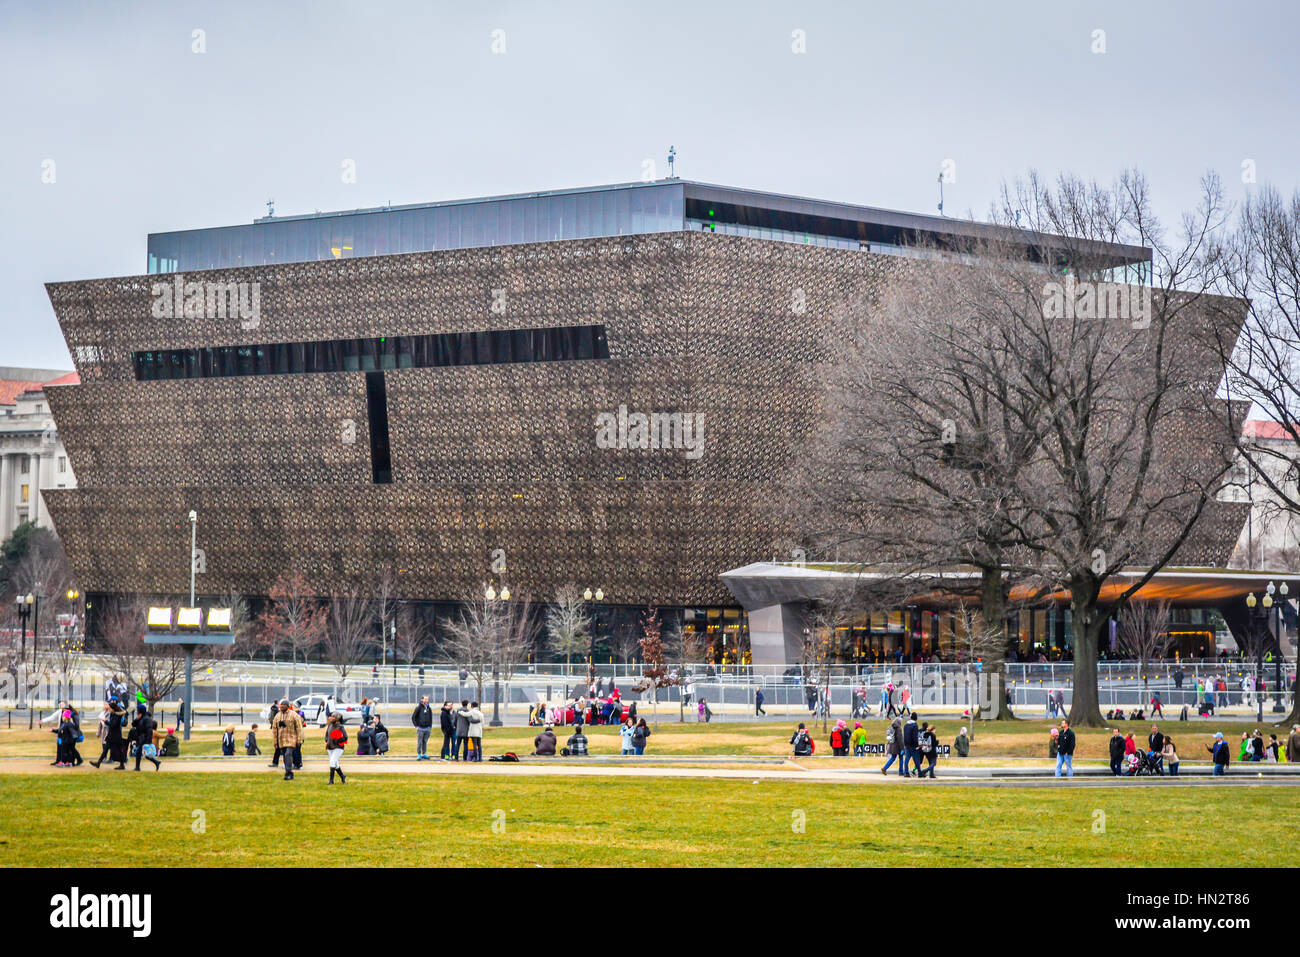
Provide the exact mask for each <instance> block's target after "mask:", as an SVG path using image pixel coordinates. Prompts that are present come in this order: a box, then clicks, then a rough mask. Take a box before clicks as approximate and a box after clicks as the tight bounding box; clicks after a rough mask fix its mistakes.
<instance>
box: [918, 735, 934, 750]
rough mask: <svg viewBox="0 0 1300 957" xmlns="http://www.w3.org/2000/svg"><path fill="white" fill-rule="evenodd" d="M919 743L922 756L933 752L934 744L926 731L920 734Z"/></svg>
mask: <svg viewBox="0 0 1300 957" xmlns="http://www.w3.org/2000/svg"><path fill="white" fill-rule="evenodd" d="M919 743H920V745H921V753H922V754H929V753H930V752H932V751H933V750H934V742H933V740H932V739H931V737H930V732H928V731H923V732H922V733H921V740H920V742H919Z"/></svg>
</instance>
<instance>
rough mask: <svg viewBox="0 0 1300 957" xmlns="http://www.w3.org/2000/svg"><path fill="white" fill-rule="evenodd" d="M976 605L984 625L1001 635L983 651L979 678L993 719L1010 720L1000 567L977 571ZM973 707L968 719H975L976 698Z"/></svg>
mask: <svg viewBox="0 0 1300 957" xmlns="http://www.w3.org/2000/svg"><path fill="white" fill-rule="evenodd" d="M980 593H981V594H980V598H981V602H980V607H981V610H982V614H983V617H984V622H983V623H984V627H985V629H988V628H996V629H997V634H999V635H1001V636H1002V639H1001V641H999V642H998V643H997V644H996V646H995V647H994V648H993V649H991V650H990V651H989V652H988V654H986V655H985V660H984V666H983V672H982V674H983V675H987V677H982V678H981V680H983V681H985V682H987V684H988V687H989V689H990V691H991V692H992V695H993V700H994V703H993V709H992V710H993V714H992V715H991V720H993V721H1014V720H1016V716H1015V715H1014V714H1012V713H1011V707H1010V705H1008V704H1007V592H1006V586H1005V585H1004V584H1003V581H1002V568H1001V567H1000V566H999V567H996V568H985V569H984V570H983V571H982V572H981V573H980ZM976 702H977V704H976V707H975V708H974V709H972V711H971V720H972V723H973V722H974V721H976V720H978V719H979V718H980V717H981V715H980V708H979V706H978V698H977V699H976Z"/></svg>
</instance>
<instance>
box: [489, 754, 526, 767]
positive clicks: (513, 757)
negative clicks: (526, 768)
mask: <svg viewBox="0 0 1300 957" xmlns="http://www.w3.org/2000/svg"><path fill="white" fill-rule="evenodd" d="M488 760H489V761H513V762H514V763H516V764H518V763H519V755H517V754H515V753H514V752H513V751H507V752H506V753H505V754H495V755H493V756H492V757H490V758H488Z"/></svg>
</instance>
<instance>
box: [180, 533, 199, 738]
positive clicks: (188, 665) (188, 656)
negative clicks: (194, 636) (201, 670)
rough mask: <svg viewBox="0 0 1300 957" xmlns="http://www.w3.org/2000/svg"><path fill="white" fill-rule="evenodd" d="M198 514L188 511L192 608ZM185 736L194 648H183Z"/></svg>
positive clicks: (190, 720) (190, 713)
mask: <svg viewBox="0 0 1300 957" xmlns="http://www.w3.org/2000/svg"><path fill="white" fill-rule="evenodd" d="M198 538H199V513H198V512H196V511H194V509H190V604H189V607H191V608H193V607H194V572H195V570H196V568H197V567H198ZM183 717H184V719H185V736H184V740H186V741H188V740H189V739H190V725H192V724H193V723H194V646H193V645H186V646H185V714H184V715H183Z"/></svg>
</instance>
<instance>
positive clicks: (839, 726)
mask: <svg viewBox="0 0 1300 957" xmlns="http://www.w3.org/2000/svg"><path fill="white" fill-rule="evenodd" d="M848 753H849V727H848V725H847V724H845V723H844V719H843V718H840V720H838V721H836V722H835V727H834V728H832V729H831V754H833V755H834V756H835V757H842V756H844V755H846V754H848Z"/></svg>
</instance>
